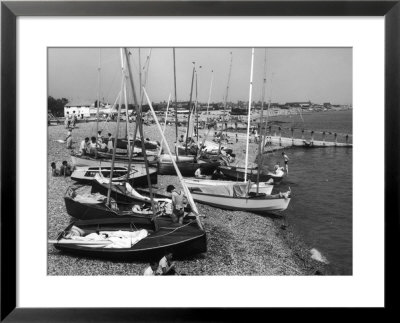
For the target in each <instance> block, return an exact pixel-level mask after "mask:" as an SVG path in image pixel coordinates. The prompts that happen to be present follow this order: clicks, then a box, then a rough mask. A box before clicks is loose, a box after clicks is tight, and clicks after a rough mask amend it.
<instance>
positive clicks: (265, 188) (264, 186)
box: [183, 178, 274, 195]
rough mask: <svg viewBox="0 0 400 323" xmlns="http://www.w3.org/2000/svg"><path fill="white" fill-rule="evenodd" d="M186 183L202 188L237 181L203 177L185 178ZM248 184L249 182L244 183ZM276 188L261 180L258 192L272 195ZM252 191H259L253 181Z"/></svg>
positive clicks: (192, 186) (231, 183)
mask: <svg viewBox="0 0 400 323" xmlns="http://www.w3.org/2000/svg"><path fill="white" fill-rule="evenodd" d="M183 181H184V182H185V184H186V185H187V186H188V187H189V188H196V187H199V188H202V187H209V186H218V185H222V186H226V185H234V184H236V183H237V182H231V181H221V180H210V179H201V178H187V179H184V180H183ZM244 184H245V185H247V183H244ZM273 188H274V185H271V184H270V183H269V182H261V183H259V188H258V193H261V194H265V195H271V193H272V189H273ZM250 192H252V193H256V192H257V184H256V183H252V184H251V186H250Z"/></svg>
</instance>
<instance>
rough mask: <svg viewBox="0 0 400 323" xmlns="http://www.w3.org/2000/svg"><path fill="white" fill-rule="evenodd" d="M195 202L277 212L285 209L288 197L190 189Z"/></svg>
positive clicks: (234, 208) (228, 208)
mask: <svg viewBox="0 0 400 323" xmlns="http://www.w3.org/2000/svg"><path fill="white" fill-rule="evenodd" d="M191 193H192V196H193V199H194V200H195V201H196V202H199V203H203V204H207V205H211V206H214V207H216V208H220V209H226V210H237V211H250V212H279V211H284V210H286V209H287V207H288V205H289V202H290V198H284V197H279V198H265V197H264V198H263V197H261V198H260V197H256V198H249V197H230V196H224V195H214V194H206V193H201V192H196V191H193V190H192V191H191Z"/></svg>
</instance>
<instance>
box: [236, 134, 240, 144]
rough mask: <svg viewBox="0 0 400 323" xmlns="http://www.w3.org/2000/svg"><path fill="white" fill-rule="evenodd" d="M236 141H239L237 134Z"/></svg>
mask: <svg viewBox="0 0 400 323" xmlns="http://www.w3.org/2000/svg"><path fill="white" fill-rule="evenodd" d="M236 142H239V139H238V135H237V134H236Z"/></svg>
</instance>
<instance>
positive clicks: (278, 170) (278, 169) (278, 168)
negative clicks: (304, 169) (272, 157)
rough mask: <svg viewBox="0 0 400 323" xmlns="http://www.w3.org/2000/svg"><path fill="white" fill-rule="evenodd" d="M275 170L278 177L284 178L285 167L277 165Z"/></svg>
mask: <svg viewBox="0 0 400 323" xmlns="http://www.w3.org/2000/svg"><path fill="white" fill-rule="evenodd" d="M274 168H275V175H276V176H283V167H281V166H280V165H279V163H277V164H276V165H275V167H274Z"/></svg>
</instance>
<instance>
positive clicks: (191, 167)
mask: <svg viewBox="0 0 400 323" xmlns="http://www.w3.org/2000/svg"><path fill="white" fill-rule="evenodd" d="M176 165H177V166H178V168H179V171H180V172H181V174H182V176H194V173H195V171H196V170H197V169H198V168H201V172H202V174H204V175H211V174H212V173H213V172H214V170H216V169H217V167H218V166H219V165H220V163H219V162H202V161H199V162H197V163H195V162H177V163H176ZM158 173H159V174H160V175H176V171H175V168H174V165H173V163H172V162H158Z"/></svg>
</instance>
